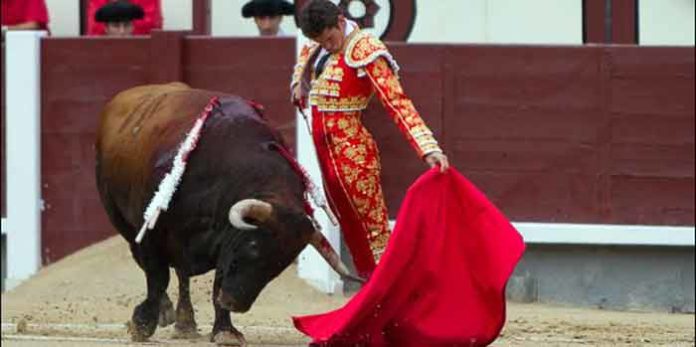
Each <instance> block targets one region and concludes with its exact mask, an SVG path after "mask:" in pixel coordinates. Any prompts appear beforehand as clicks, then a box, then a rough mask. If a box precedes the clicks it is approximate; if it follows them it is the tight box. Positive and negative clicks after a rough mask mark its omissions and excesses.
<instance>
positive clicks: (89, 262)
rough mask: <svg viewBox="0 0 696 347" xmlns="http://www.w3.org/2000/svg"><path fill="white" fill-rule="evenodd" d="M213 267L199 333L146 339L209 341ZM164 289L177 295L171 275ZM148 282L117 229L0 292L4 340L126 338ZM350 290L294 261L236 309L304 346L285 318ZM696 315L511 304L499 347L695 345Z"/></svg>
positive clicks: (266, 331) (243, 324)
mask: <svg viewBox="0 0 696 347" xmlns="http://www.w3.org/2000/svg"><path fill="white" fill-rule="evenodd" d="M211 275H212V273H211V274H208V275H206V276H202V277H198V278H195V279H193V280H192V301H193V304H194V307H195V308H196V320H197V322H198V325H199V330H200V333H201V334H202V336H201V338H199V339H195V340H189V341H181V340H179V341H176V340H171V339H170V336H171V334H172V332H173V329H172V328H171V327H168V328H165V329H158V331H157V333H156V334H155V336H154V337H153V339H152V343H146V344H138V345H141V346H147V345H159V344H166V345H168V346H191V345H195V346H212V344H210V343H208V342H207V337H206V336H205V335H206V334H208V333H209V332H210V329H211V328H210V325H211V324H212V321H213V309H212V305H211V303H210V297H211V293H210V292H211V288H212V277H211ZM169 288H170V291H169V295H170V297H171V299H172V301H174V302H175V303H176V301H175V300H176V296H177V295H176V293H175V290H174V289H175V288H176V276H174V275H173V274H172V282H171V283H170V286H169ZM144 293H145V280H144V276H143V274H142V272H141V271H140V269H139V268H138V267H137V265H135V263H134V262H133V260H132V259H131V256H130V253H129V251H128V247H127V244H126V242H125V241H123V240H122V239H121V238H120V237H114V238H111V239H109V240H107V241H104V242H102V243H99V244H97V245H94V246H92V247H89V248H87V249H84V250H82V251H80V252H78V253H77V254H74V255H72V256H70V257H68V258H66V259H63V260H61V261H59V262H58V263H56V264H53V265H51V266H49V267H46V268H44V269H42V270H41V272H40V273H39V274H38V275H37V276H35V277H34V278H32V279H31V280H30V281H28V282H26V283H24V284H22V285H21V286H19V287H18V288H15V289H14V290H12V291H10V292H8V293H3V295H2V323H3V325H2V344H3V346H22V347H23V346H79V347H86V346H131V345H135V344H131V343H129V341H128V338H129V336H128V334H127V333H126V329H125V323H126V322H127V321H128V320H129V318H130V316H131V313H132V309H133V307H134V306H135V305H136V304H137V303H139V302H140V301H141V300H142V298H143V297H144ZM346 300H347V298H345V297H343V296H342V295H338V296H328V295H324V294H321V293H319V292H317V291H315V290H313V289H312V288H310V287H309V286H307V285H306V284H305V283H304V282H303V281H302V280H300V279H298V278H297V277H296V276H295V268H294V267H291V268H289V269H288V270H287V271H285V272H284V273H283V274H282V275H281V276H280V277H279V278H277V279H276V280H275V281H273V282H272V283H271V284H269V286H268V287H267V288H266V289H265V290H264V292H263V293H262V294H261V296H260V297H259V299H258V300H257V302H256V303H255V305H254V307H253V308H252V310H251V311H250V312H249V313H247V314H243V315H233V322H234V324H235V325H236V326H237V327H238V328H240V330H241V331H242V332H244V333H245V335H246V337H247V339H248V340H249V342H250V343H251V344H252V345H253V346H304V345H306V343H307V342H308V340H307V339H306V338H304V337H303V336H302V335H301V334H299V333H298V332H296V331H295V330H294V329H293V328H292V324H291V321H290V317H291V316H293V315H304V314H311V313H318V312H324V311H327V310H330V309H333V308H337V307H340V306H341V305H342V304H343V303H344V302H345V301H346ZM694 327H695V324H694V315H693V314H667V313H638V312H612V311H602V310H591V309H578V308H567V307H557V306H548V305H540V304H515V303H509V304H508V322H507V325H506V327H505V330H504V331H503V334H502V336H501V337H500V338H499V339H498V340H497V341H496V342H495V343H494V345H496V346H568V345H591V346H600V345H603V346H615V345H624V346H628V345H646V346H647V345H650V346H655V345H662V346H694Z"/></svg>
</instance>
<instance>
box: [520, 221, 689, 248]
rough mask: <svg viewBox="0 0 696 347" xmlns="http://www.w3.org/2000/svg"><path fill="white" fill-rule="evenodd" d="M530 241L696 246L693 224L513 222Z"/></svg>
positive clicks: (528, 241) (541, 242)
mask: <svg viewBox="0 0 696 347" xmlns="http://www.w3.org/2000/svg"><path fill="white" fill-rule="evenodd" d="M512 224H513V225H514V226H515V227H516V228H517V230H519V231H520V233H521V234H522V236H523V237H524V240H525V242H526V243H528V244H535V243H536V244H580V245H583V244H584V245H619V246H620V245H624V246H691V247H693V246H694V240H695V237H694V227H693V226H686V227H672V226H651V225H616V224H612V225H607V224H564V223H512Z"/></svg>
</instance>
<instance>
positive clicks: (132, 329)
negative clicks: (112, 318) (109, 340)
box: [126, 321, 152, 342]
mask: <svg viewBox="0 0 696 347" xmlns="http://www.w3.org/2000/svg"><path fill="white" fill-rule="evenodd" d="M126 330H127V331H128V334H130V336H131V341H133V342H147V341H148V339H150V336H152V334H150V335H147V334H144V333H143V332H142V329H138V328H136V325H135V323H133V321H130V322H128V323H126Z"/></svg>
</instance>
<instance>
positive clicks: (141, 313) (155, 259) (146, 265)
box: [129, 252, 169, 342]
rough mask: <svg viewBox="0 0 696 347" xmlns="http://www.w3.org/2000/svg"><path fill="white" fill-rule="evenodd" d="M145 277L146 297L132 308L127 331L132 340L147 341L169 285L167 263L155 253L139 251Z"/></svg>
mask: <svg viewBox="0 0 696 347" xmlns="http://www.w3.org/2000/svg"><path fill="white" fill-rule="evenodd" d="M141 255H142V258H141V259H140V261H141V265H142V268H143V270H144V271H145V277H146V279H147V298H146V299H145V300H144V301H143V302H141V303H140V305H138V306H136V307H135V309H134V310H133V318H131V322H130V325H129V332H130V334H131V339H132V340H133V341H138V342H141V341H147V339H148V338H150V336H152V335H153V334H154V333H155V329H157V322H158V320H159V315H160V304H161V302H162V298H163V295H164V294H165V292H166V291H167V286H168V285H169V265H168V264H167V263H166V262H165V261H164V260H163V258H162V257H160V256H159V254H157V253H154V254H153V253H149V254H148V253H146V252H143V253H141Z"/></svg>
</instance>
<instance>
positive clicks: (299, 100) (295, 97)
mask: <svg viewBox="0 0 696 347" xmlns="http://www.w3.org/2000/svg"><path fill="white" fill-rule="evenodd" d="M291 99H292V103H293V105H295V106H297V107H299V108H301V109H303V110H304V109H305V106H306V105H305V96H304V95H303V93H302V86H301V85H300V83H298V84H296V85H295V87H294V88H292V96H291Z"/></svg>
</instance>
